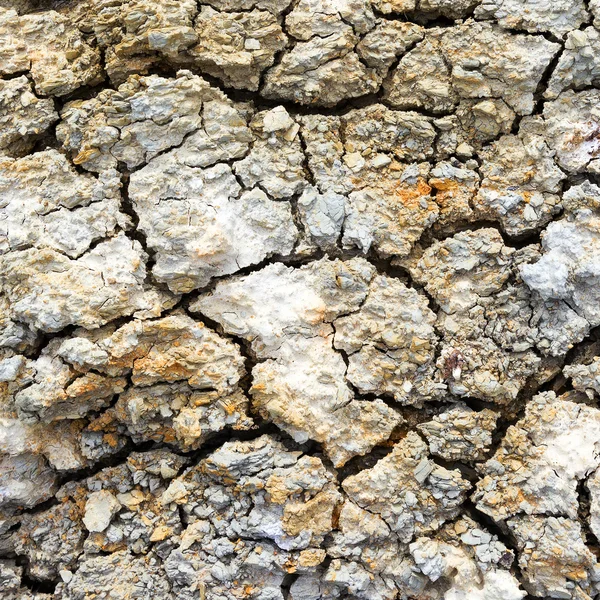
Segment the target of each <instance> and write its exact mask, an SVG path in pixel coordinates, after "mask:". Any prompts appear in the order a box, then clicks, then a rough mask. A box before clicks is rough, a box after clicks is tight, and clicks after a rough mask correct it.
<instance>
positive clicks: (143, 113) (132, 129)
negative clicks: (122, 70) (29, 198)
mask: <svg viewBox="0 0 600 600" xmlns="http://www.w3.org/2000/svg"><path fill="white" fill-rule="evenodd" d="M213 100H220V101H225V96H224V95H223V93H222V92H220V91H219V90H217V89H216V88H212V87H211V86H210V85H209V84H208V83H207V82H206V81H204V79H202V78H201V77H197V76H195V75H192V74H191V73H190V72H189V71H180V72H179V73H178V75H177V77H176V78H172V79H166V78H163V77H159V76H158V75H150V76H149V77H140V76H138V75H133V76H131V77H130V78H129V79H128V80H127V82H125V83H123V84H121V85H120V86H119V88H118V89H117V90H111V89H106V90H102V91H101V92H100V93H99V94H98V95H97V96H96V97H95V98H92V99H90V100H74V101H72V102H68V103H67V104H66V105H65V107H64V108H63V110H62V111H61V119H62V120H61V122H60V123H59V125H58V126H57V129H56V135H57V138H58V140H59V141H60V142H61V143H62V144H63V147H64V148H65V149H66V150H68V151H69V152H70V153H71V154H72V155H73V162H74V163H75V164H76V165H81V166H82V167H83V168H84V169H87V170H88V171H97V172H100V171H103V170H105V169H109V168H115V167H116V166H117V164H118V162H119V161H121V162H124V163H125V164H126V165H127V168H129V169H131V168H133V167H137V166H139V165H142V164H145V163H147V162H148V161H149V160H150V159H152V158H153V157H154V156H156V155H157V154H159V153H160V152H163V151H164V150H168V149H169V148H172V147H173V146H177V145H179V144H181V142H182V141H183V139H184V137H185V136H186V135H187V134H189V133H191V132H193V131H195V130H197V129H200V128H201V126H202V116H201V114H200V113H201V110H202V106H203V102H210V101H213Z"/></svg>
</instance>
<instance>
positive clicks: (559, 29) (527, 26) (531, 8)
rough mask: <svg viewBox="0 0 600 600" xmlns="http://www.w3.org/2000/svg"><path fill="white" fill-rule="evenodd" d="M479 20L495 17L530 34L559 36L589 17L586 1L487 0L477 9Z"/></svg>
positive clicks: (504, 23)
mask: <svg viewBox="0 0 600 600" xmlns="http://www.w3.org/2000/svg"><path fill="white" fill-rule="evenodd" d="M475 17H476V18H478V19H495V20H497V21H498V24H499V25H500V26H501V27H505V28H506V29H524V30H525V31H529V32H530V33H539V32H549V33H553V34H554V35H555V36H557V37H562V36H563V35H564V34H565V33H568V32H569V31H572V30H573V29H579V26H580V25H581V24H582V23H584V22H586V21H587V20H588V17H589V15H588V13H587V12H586V5H585V2H584V1H583V0H558V1H557V2H553V3H552V4H551V5H548V4H547V3H546V2H544V0H533V1H529V2H522V1H519V0H483V2H482V3H481V4H480V5H479V6H478V7H477V8H476V9H475Z"/></svg>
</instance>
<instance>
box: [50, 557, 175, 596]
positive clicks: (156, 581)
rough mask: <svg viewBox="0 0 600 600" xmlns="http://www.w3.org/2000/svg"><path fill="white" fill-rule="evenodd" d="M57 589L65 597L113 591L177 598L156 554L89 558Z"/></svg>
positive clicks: (121, 594) (129, 594) (94, 594)
mask: <svg viewBox="0 0 600 600" xmlns="http://www.w3.org/2000/svg"><path fill="white" fill-rule="evenodd" d="M57 592H58V594H60V597H61V598H64V599H65V600H84V599H85V598H89V597H90V596H91V597H102V596H103V595H104V596H108V595H110V594H113V595H114V594H117V595H119V596H121V597H122V598H127V597H128V596H129V597H131V598H136V597H137V598H150V597H152V596H159V597H160V598H164V599H165V600H173V599H174V598H175V596H174V595H173V594H172V593H171V586H170V585H169V582H168V580H167V578H166V574H165V572H164V569H163V567H162V564H161V560H160V559H159V558H158V557H157V556H156V555H155V554H153V553H150V554H147V555H142V556H134V555H132V554H130V553H129V552H127V551H121V552H115V553H113V554H109V555H107V556H96V557H90V558H86V559H85V560H83V561H81V562H80V564H79V568H78V569H77V571H76V572H75V573H73V576H72V577H71V578H70V579H69V582H68V583H59V585H58V588H57Z"/></svg>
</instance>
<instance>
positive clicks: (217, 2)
mask: <svg viewBox="0 0 600 600" xmlns="http://www.w3.org/2000/svg"><path fill="white" fill-rule="evenodd" d="M206 4H209V5H210V6H212V7H213V8H216V9H217V10H226V11H241V10H252V9H253V8H257V9H259V10H268V11H269V12H270V13H272V14H274V15H279V14H281V13H282V12H283V11H285V9H286V8H289V6H290V5H291V4H292V0H207V1H206Z"/></svg>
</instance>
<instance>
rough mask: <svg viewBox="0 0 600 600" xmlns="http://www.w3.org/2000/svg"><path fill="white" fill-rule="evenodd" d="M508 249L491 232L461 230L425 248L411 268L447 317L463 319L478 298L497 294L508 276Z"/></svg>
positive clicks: (509, 253) (493, 230)
mask: <svg viewBox="0 0 600 600" xmlns="http://www.w3.org/2000/svg"><path fill="white" fill-rule="evenodd" d="M513 253H514V250H513V249H512V248H508V247H506V246H504V244H503V242H502V237H501V236H500V234H499V233H498V232H497V231H496V230H495V229H479V230H477V231H464V232H461V233H457V234H456V235H455V236H454V237H451V238H448V239H446V240H444V241H440V242H436V243H435V244H434V245H433V246H431V247H430V248H428V249H427V250H426V251H425V253H424V254H423V256H422V257H421V259H420V260H419V261H418V263H417V264H416V265H415V266H414V267H413V268H412V269H411V274H412V275H413V277H415V278H416V280H417V282H418V283H420V284H422V285H424V286H425V289H426V290H427V292H429V294H431V295H432V296H433V297H434V298H435V300H436V302H437V303H438V304H439V305H440V307H441V309H442V311H443V312H444V313H445V314H447V315H448V316H449V317H451V316H453V315H455V318H460V317H463V316H464V314H465V312H466V311H468V310H469V309H470V308H472V307H473V306H474V305H475V304H476V303H477V300H478V297H480V296H491V295H492V294H495V293H498V292H499V291H500V290H501V289H502V286H503V285H504V284H505V283H506V281H507V280H508V278H509V276H510V266H511V264H510V263H511V260H510V257H511V255H512V254H513Z"/></svg>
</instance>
